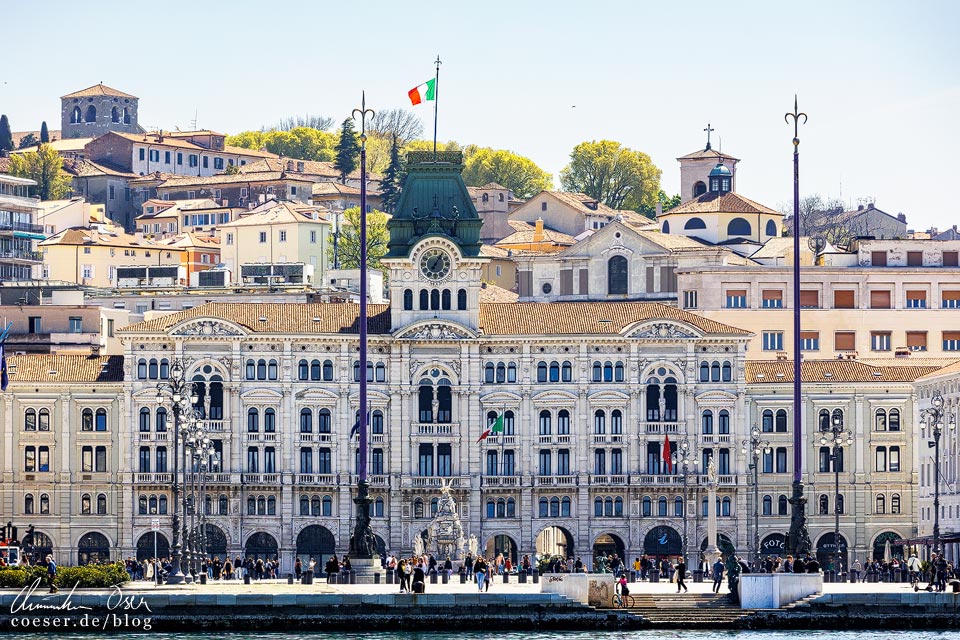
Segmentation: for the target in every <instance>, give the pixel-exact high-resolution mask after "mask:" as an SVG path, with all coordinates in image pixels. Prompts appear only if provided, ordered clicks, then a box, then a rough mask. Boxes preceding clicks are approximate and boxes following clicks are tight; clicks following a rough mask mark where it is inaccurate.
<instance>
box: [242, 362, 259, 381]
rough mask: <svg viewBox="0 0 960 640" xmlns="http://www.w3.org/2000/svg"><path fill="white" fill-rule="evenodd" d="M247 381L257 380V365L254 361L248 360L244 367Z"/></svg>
mask: <svg viewBox="0 0 960 640" xmlns="http://www.w3.org/2000/svg"><path fill="white" fill-rule="evenodd" d="M243 377H244V378H245V379H247V380H256V379H257V363H256V362H254V361H253V359H248V360H247V362H246V364H245V366H244V376H243Z"/></svg>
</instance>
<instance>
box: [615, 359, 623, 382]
mask: <svg viewBox="0 0 960 640" xmlns="http://www.w3.org/2000/svg"><path fill="white" fill-rule="evenodd" d="M613 381H614V382H623V363H622V362H620V361H619V360H618V361H617V362H616V363H615V364H614V365H613Z"/></svg>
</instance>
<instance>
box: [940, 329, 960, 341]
mask: <svg viewBox="0 0 960 640" xmlns="http://www.w3.org/2000/svg"><path fill="white" fill-rule="evenodd" d="M943 339H944V341H946V340H960V331H944V332H943Z"/></svg>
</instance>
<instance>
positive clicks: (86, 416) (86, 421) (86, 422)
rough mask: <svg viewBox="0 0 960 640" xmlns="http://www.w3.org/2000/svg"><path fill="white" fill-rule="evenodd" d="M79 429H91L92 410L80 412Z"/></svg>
mask: <svg viewBox="0 0 960 640" xmlns="http://www.w3.org/2000/svg"><path fill="white" fill-rule="evenodd" d="M80 431H93V411H91V410H90V409H84V410H83V411H82V412H81V413H80Z"/></svg>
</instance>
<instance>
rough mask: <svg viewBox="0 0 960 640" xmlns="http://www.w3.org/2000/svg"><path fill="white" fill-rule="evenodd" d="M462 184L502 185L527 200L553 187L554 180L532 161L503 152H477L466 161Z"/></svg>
mask: <svg viewBox="0 0 960 640" xmlns="http://www.w3.org/2000/svg"><path fill="white" fill-rule="evenodd" d="M463 181H464V182H465V183H466V184H467V185H469V186H471V187H480V186H483V185H485V184H487V183H489V182H496V183H498V184H502V185H503V186H505V187H506V188H508V189H510V190H511V191H513V193H514V194H515V195H516V196H517V197H518V198H523V199H526V198H529V197H531V196H534V195H536V194H537V193H540V192H541V191H543V190H545V189H550V188H552V187H553V176H551V175H550V174H549V173H547V172H546V171H544V170H543V169H541V168H540V167H538V166H537V165H536V164H535V163H534V162H533V160H530V159H529V158H525V157H523V156H521V155H517V154H516V153H514V152H512V151H506V150H504V149H490V148H484V149H479V150H478V151H476V153H474V154H473V155H471V156H470V159H469V160H467V161H466V166H465V168H464V170H463Z"/></svg>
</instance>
